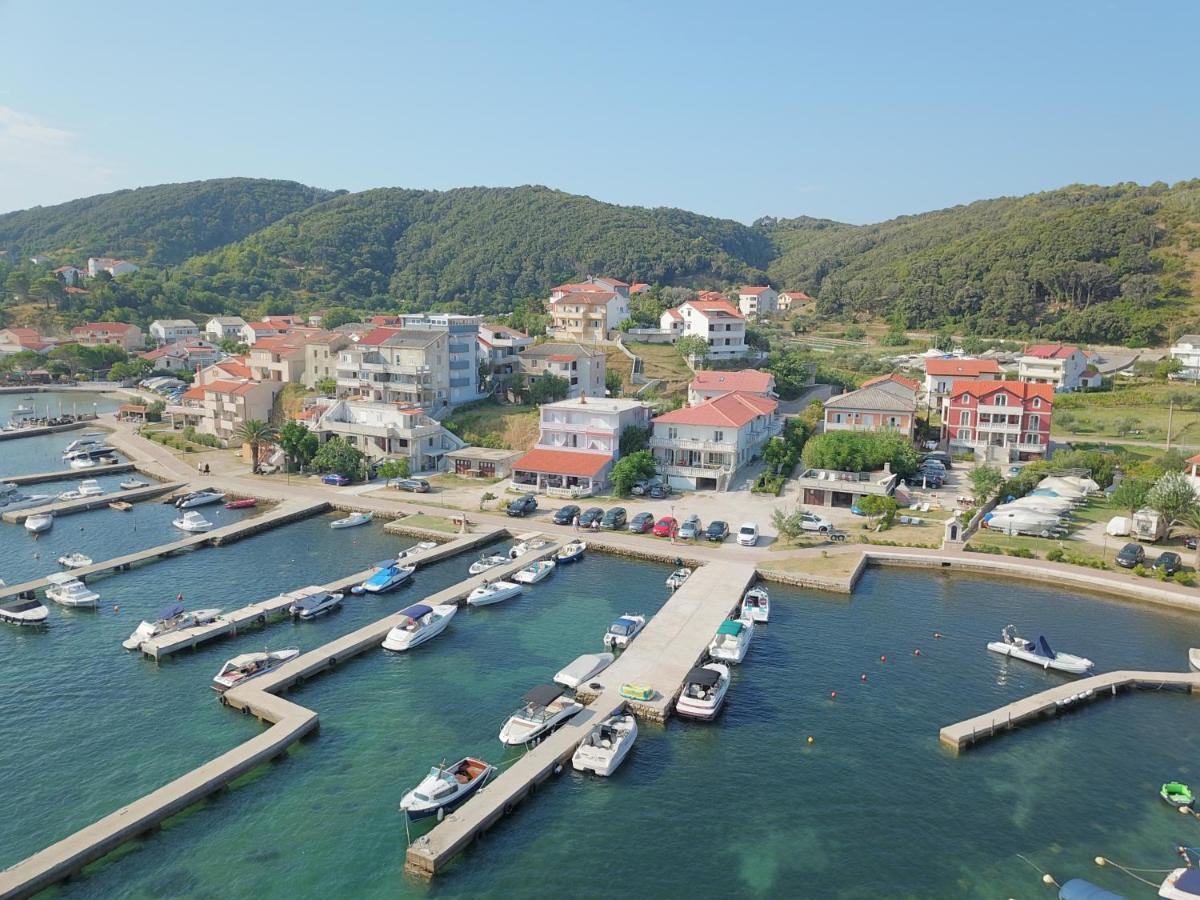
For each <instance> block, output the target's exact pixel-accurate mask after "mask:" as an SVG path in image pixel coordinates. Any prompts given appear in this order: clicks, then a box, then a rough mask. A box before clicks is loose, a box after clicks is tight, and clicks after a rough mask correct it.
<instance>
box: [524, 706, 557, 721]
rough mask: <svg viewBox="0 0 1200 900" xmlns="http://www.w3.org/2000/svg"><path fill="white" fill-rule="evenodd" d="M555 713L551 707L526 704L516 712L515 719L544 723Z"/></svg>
mask: <svg viewBox="0 0 1200 900" xmlns="http://www.w3.org/2000/svg"><path fill="white" fill-rule="evenodd" d="M551 715H553V713H551V712H550V709H549V707H546V706H542V705H540V704H538V703H526V704H525V705H524V706H522V707H521V708H520V709H519V710H517V711H516V713H515V717H516V718H518V719H521V720H522V721H524V722H534V723H538V724H540V723H542V722H545V721H546V720H547V719H549V718H550V716H551Z"/></svg>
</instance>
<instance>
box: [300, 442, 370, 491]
mask: <svg viewBox="0 0 1200 900" xmlns="http://www.w3.org/2000/svg"><path fill="white" fill-rule="evenodd" d="M365 459H366V457H364V456H363V452H362V451H361V450H359V449H358V448H357V447H355V446H354V445H353V444H351V443H350V442H349V441H347V440H346V439H345V438H343V437H337V436H335V437H331V438H330V439H329V440H327V441H326V442H325V443H323V444H322V445H321V449H319V450H318V451H317V453H316V455H315V456H314V457H313V460H312V464H313V468H314V469H316V470H317V471H318V472H336V473H337V474H339V475H344V476H345V477H347V478H349V479H351V480H355V479H360V478H362V477H363V474H364V470H365V468H366V466H365V464H364V460H365Z"/></svg>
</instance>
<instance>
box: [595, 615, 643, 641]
mask: <svg viewBox="0 0 1200 900" xmlns="http://www.w3.org/2000/svg"><path fill="white" fill-rule="evenodd" d="M645 627H646V617H645V616H635V615H633V614H632V613H626V614H625V615H623V616H621V617H620V618H619V619H617V621H615V622H613V623H612V624H611V625H609V626H608V631H606V632H604V646H605V647H612V648H614V649H615V648H617V647H621V648H622V649H624V648H625V647H628V646H629V644H630V642H631V641H632V640H633V639H634V638H635V637H637V636H638V635H639V634H640V633H641V631H642V629H643V628H645Z"/></svg>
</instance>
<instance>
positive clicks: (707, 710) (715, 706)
mask: <svg viewBox="0 0 1200 900" xmlns="http://www.w3.org/2000/svg"><path fill="white" fill-rule="evenodd" d="M729 680H730V676H729V669H728V667H726V666H723V665H721V664H720V663H708V664H707V665H704V666H701V667H699V668H697V669H692V671H690V672H688V674H687V678H685V679H684V680H683V691H682V692H681V693H680V695H679V699H678V700H676V701H675V713H676V714H677V715H680V716H683V717H684V718H688V719H703V720H705V721H708V720H710V719H715V718H716V717H717V713H718V712H720V711H721V706H722V705H723V704H724V703H725V694H726V692H727V691H728V690H729Z"/></svg>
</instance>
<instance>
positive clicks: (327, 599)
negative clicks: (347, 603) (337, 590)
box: [288, 591, 344, 621]
mask: <svg viewBox="0 0 1200 900" xmlns="http://www.w3.org/2000/svg"><path fill="white" fill-rule="evenodd" d="M343 596H344V595H343V594H334V593H330V592H329V591H315V592H314V593H311V594H308V595H307V596H304V597H301V598H299V599H298V600H296V601H295V602H294V603H292V605H291V606H289V607H288V614H289V615H292V616H295V617H296V618H297V619H303V620H305V621H307V620H308V619H315V618H317V617H318V616H323V615H325V613H327V612H331V611H332V610H335V609H337V608H338V607H339V606H341V605H342V598H343Z"/></svg>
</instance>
